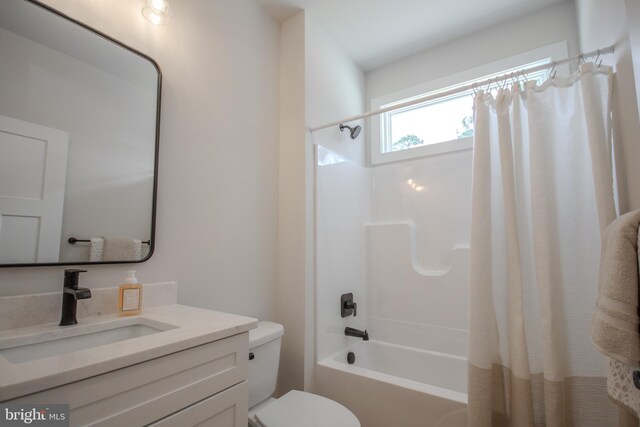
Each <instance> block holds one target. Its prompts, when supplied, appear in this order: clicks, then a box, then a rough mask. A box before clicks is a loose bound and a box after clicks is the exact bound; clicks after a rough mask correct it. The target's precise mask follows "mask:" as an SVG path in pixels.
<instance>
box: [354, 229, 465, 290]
mask: <svg viewBox="0 0 640 427" xmlns="http://www.w3.org/2000/svg"><path fill="white" fill-rule="evenodd" d="M365 231H366V236H367V258H368V259H369V264H370V265H371V264H375V265H387V266H389V267H390V268H393V269H394V270H401V269H403V268H404V269H405V270H406V271H405V274H408V273H410V271H409V269H411V270H413V272H414V273H415V274H417V275H419V276H425V277H444V276H447V275H449V274H451V272H452V271H454V270H458V269H459V267H460V268H465V269H468V265H469V247H468V246H456V247H453V248H452V249H451V252H450V257H449V264H448V265H447V267H446V268H444V269H439V270H435V269H426V268H424V267H423V266H422V265H420V261H419V258H418V244H417V230H416V226H415V224H414V223H413V221H402V222H388V223H367V224H365Z"/></svg>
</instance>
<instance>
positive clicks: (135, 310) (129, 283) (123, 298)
mask: <svg viewBox="0 0 640 427" xmlns="http://www.w3.org/2000/svg"><path fill="white" fill-rule="evenodd" d="M126 274H127V277H126V278H125V279H124V283H123V284H122V285H121V286H120V290H119V298H118V314H119V315H120V316H132V315H135V314H140V312H141V311H142V285H141V284H139V283H138V279H136V272H135V271H133V270H132V271H127V272H126Z"/></svg>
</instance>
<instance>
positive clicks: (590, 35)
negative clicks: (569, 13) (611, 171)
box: [576, 0, 640, 213]
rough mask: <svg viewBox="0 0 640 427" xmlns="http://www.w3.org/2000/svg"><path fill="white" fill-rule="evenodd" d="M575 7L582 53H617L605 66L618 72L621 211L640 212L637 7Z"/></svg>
mask: <svg viewBox="0 0 640 427" xmlns="http://www.w3.org/2000/svg"><path fill="white" fill-rule="evenodd" d="M627 3H629V4H631V3H633V1H631V2H627ZM576 6H577V12H578V21H579V24H580V46H581V49H582V50H583V51H589V50H594V49H599V48H601V47H606V46H609V45H611V44H615V52H614V54H613V55H607V56H605V57H604V58H603V61H604V62H603V63H604V64H606V65H611V66H613V67H614V70H615V76H614V83H613V117H614V123H613V125H614V146H615V150H616V161H617V164H616V166H617V172H618V187H619V190H620V210H621V212H623V213H624V212H626V211H628V210H633V209H640V139H639V136H640V121H639V118H638V99H637V96H636V87H637V84H638V82H636V80H635V78H634V74H636V73H638V71H639V70H638V69H636V70H634V61H635V62H638V61H640V58H639V57H638V56H639V55H640V52H639V50H640V37H639V35H638V31H640V30H639V26H640V23H639V22H638V10H637V9H638V7H637V5H632V6H631V7H630V10H629V12H631V13H628V12H627V8H626V7H625V0H578V1H577V3H576ZM630 29H631V30H632V33H633V37H632V38H630V37H629V35H630ZM631 40H633V42H631Z"/></svg>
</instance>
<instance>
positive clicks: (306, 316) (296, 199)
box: [277, 12, 364, 392]
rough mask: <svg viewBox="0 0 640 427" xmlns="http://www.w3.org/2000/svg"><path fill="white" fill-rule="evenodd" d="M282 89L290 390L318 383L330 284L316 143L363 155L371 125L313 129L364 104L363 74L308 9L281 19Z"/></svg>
mask: <svg viewBox="0 0 640 427" xmlns="http://www.w3.org/2000/svg"><path fill="white" fill-rule="evenodd" d="M281 97H282V99H281V116H280V126H281V134H280V135H281V136H280V166H279V167H280V169H279V170H280V175H279V176H280V178H279V182H280V188H279V218H280V229H279V234H278V235H279V250H278V253H279V257H278V297H277V298H278V321H280V322H281V323H283V324H284V327H285V337H284V340H283V356H282V358H281V362H280V378H279V386H278V389H279V390H280V391H281V392H283V391H287V390H289V389H292V388H293V389H303V388H304V389H307V390H308V389H313V369H314V364H315V337H316V293H319V292H323V290H322V289H320V288H317V289H316V284H315V249H316V248H315V240H314V234H315V230H314V227H315V224H314V194H315V192H314V186H315V182H314V158H315V155H314V149H313V145H314V144H323V145H326V146H328V147H331V149H332V150H335V151H336V152H339V153H340V154H342V155H343V156H346V157H348V158H350V159H352V160H354V161H356V162H358V163H362V162H364V142H363V141H364V133H363V134H362V135H361V136H360V137H359V138H358V141H357V142H354V141H352V140H351V139H349V138H348V137H347V135H346V134H345V133H340V131H339V130H338V128H337V127H336V128H335V129H330V130H327V131H324V132H318V133H315V134H313V135H311V134H310V133H309V132H307V128H308V127H310V126H314V125H317V124H320V123H324V122H326V121H332V120H336V119H337V118H339V117H343V116H346V115H351V114H357V113H360V112H362V111H363V110H364V74H363V73H362V71H361V70H360V69H359V68H358V67H357V66H356V65H355V64H354V63H353V61H351V60H350V59H349V58H348V57H347V55H346V54H345V53H344V52H343V51H342V50H341V48H340V47H339V46H337V45H336V43H335V42H334V41H333V40H332V39H331V37H330V36H329V35H328V34H327V33H326V32H325V31H324V30H323V29H322V28H321V27H320V26H318V25H317V24H316V23H315V21H313V19H312V17H310V16H309V14H308V13H305V12H300V13H298V14H297V15H294V16H293V17H291V18H289V19H288V20H287V21H285V22H284V23H283V24H282V27H281ZM285 224H286V226H284V225H285ZM352 256H353V257H357V254H352ZM345 262H348V260H346V259H345ZM339 298H340V295H339V294H338V295H336V296H335V301H338V302H339ZM338 302H336V304H338Z"/></svg>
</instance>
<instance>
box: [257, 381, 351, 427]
mask: <svg viewBox="0 0 640 427" xmlns="http://www.w3.org/2000/svg"><path fill="white" fill-rule="evenodd" d="M256 418H257V419H258V421H259V422H260V423H261V424H262V425H263V426H265V427H300V426H301V425H304V426H305V427H360V422H359V421H358V419H357V418H356V416H355V415H353V414H352V413H351V411H349V410H348V409H347V408H345V407H344V406H342V405H341V404H339V403H338V402H334V401H333V400H330V399H327V398H326V397H322V396H318V395H316V394H311V393H305V392H302V391H297V390H292V391H290V392H289V393H287V394H285V395H284V396H282V397H281V398H279V399H278V400H276V401H275V402H274V403H272V404H271V405H269V406H267V407H266V408H264V409H261V410H259V411H258V412H256ZM302 420H304V422H302Z"/></svg>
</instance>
